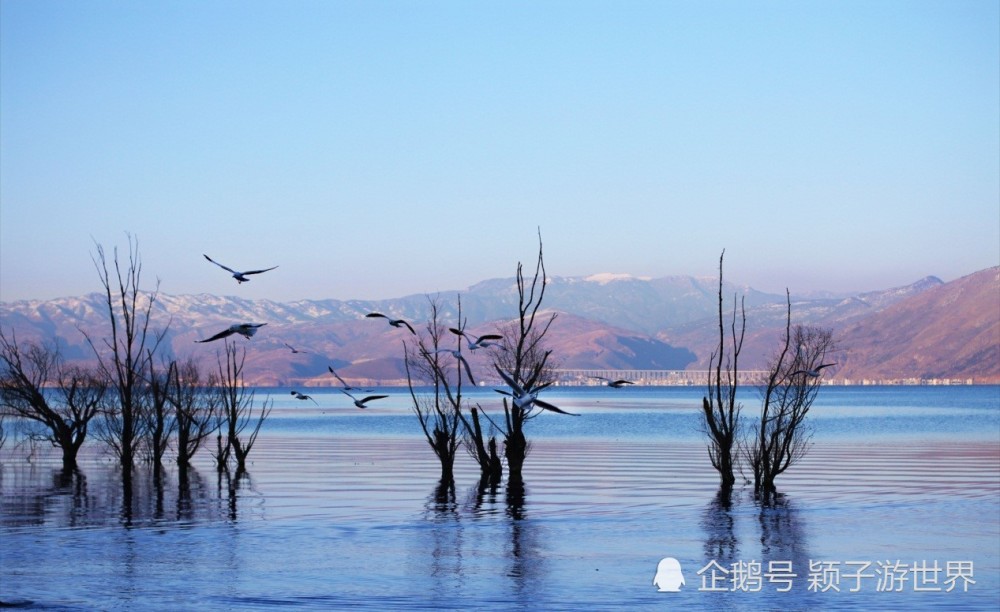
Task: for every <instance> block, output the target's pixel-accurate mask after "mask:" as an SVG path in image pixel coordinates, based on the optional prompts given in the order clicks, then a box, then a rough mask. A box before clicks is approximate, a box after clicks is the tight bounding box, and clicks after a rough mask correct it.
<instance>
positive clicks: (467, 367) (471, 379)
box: [458, 355, 476, 385]
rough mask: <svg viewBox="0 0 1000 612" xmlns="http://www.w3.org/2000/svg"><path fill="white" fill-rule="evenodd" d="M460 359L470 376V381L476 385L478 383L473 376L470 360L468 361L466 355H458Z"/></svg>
mask: <svg viewBox="0 0 1000 612" xmlns="http://www.w3.org/2000/svg"><path fill="white" fill-rule="evenodd" d="M458 360H459V361H461V362H462V365H464V366H465V373H466V374H467V375H468V377H469V382H470V383H472V384H473V385H475V384H476V379H475V378H473V377H472V368H470V367H469V362H468V361H466V360H465V357H462V356H461V355H459V356H458Z"/></svg>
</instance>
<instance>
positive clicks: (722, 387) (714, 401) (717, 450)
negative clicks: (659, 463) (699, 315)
mask: <svg viewBox="0 0 1000 612" xmlns="http://www.w3.org/2000/svg"><path fill="white" fill-rule="evenodd" d="M725 254H726V252H725V251H723V252H722V255H720V256H719V344H718V346H717V347H716V349H715V351H713V352H712V355H711V357H709V361H708V393H707V394H706V395H705V396H704V397H703V398H702V415H703V416H704V420H703V422H702V423H703V427H704V430H705V432H706V434H707V435H708V456H709V458H710V459H711V461H712V467H714V468H715V469H716V471H718V472H719V478H720V479H721V485H722V487H723V488H724V489H730V488H732V486H733V484H734V483H735V482H736V474H735V467H736V459H737V457H738V455H737V452H736V444H737V442H738V435H739V424H740V410H741V408H742V404H740V403H739V402H737V401H736V390H737V387H738V382H737V377H738V375H739V357H740V351H741V350H742V349H743V336H744V334H745V332H746V323H747V318H746V308H745V307H744V304H743V301H742V300H741V301H740V310H739V313H740V318H739V325H738V326H737V310H736V306H735V303H734V305H733V318H732V322H731V323H730V325H729V332H728V334H727V331H726V326H725V323H724V320H723V312H722V311H723V300H722V260H723V257H725ZM727 337H728V340H729V349H728V350H727V349H726V340H727Z"/></svg>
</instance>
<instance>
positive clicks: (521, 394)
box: [494, 366, 580, 416]
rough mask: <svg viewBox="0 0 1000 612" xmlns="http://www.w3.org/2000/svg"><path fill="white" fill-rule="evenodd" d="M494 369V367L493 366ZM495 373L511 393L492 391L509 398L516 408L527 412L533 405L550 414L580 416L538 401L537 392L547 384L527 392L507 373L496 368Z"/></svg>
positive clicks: (546, 385)
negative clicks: (549, 411)
mask: <svg viewBox="0 0 1000 612" xmlns="http://www.w3.org/2000/svg"><path fill="white" fill-rule="evenodd" d="M494 367H496V366H494ZM496 371H497V374H499V375H500V378H502V379H503V381H504V382H505V383H507V386H509V387H510V389H511V392H507V391H504V390H501V389H494V391H496V392H497V393H500V394H502V395H509V396H510V397H511V400H512V401H513V402H514V405H515V406H517V407H518V408H520V409H522V410H527V409H530V408H531V406H532V405H534V406H538V407H539V408H543V409H545V410H551V411H552V412H558V413H559V414H568V415H570V416H580V415H579V414H575V413H573V412H566V411H565V410H563V409H562V408H558V407H556V406H553V405H552V404H550V403H548V402H545V401H542V400H540V399H538V394H539V392H541V390H542V389H544V388H545V387H548V386H549V385H548V384H544V385H541V386H540V387H538V388H537V389H535V390H533V391H527V390H525V389H524V388H523V387H521V385H519V384H517V381H515V380H514V379H513V378H511V377H510V376H509V375H508V374H507V373H505V372H504V371H503V370H501V369H500V368H496Z"/></svg>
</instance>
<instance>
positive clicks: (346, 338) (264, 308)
mask: <svg viewBox="0 0 1000 612" xmlns="http://www.w3.org/2000/svg"><path fill="white" fill-rule="evenodd" d="M998 270H1000V269H998V268H990V269H989V270H984V271H982V272H978V273H976V274H972V275H970V276H968V277H965V278H963V279H959V280H956V281H954V282H951V283H942V282H941V280H940V279H937V278H935V277H927V278H924V279H921V280H920V281H917V282H916V283H913V284H911V285H907V286H904V287H898V288H891V289H887V290H885V291H875V292H869V293H863V294H859V295H855V296H850V297H846V298H845V297H826V296H824V295H823V294H814V295H820V297H811V296H807V297H795V296H794V294H793V298H792V300H793V305H792V315H793V323H805V324H810V325H820V326H824V327H830V328H833V329H834V330H835V331H836V335H837V338H838V339H839V341H840V346H841V348H842V349H843V352H842V353H841V356H839V357H838V368H837V370H836V371H835V372H832V376H833V377H836V378H844V377H847V378H909V377H936V378H968V377H974V378H976V379H977V380H994V381H997V382H1000V358H998V356H997V351H998V350H1000V349H998V347H1000V338H998V333H1000V331H998V326H1000V289H998V284H997V283H998V280H997V279H998V275H1000V272H998ZM717 291H718V280H717V279H714V278H694V277H687V276H674V277H665V278H658V279H643V278H637V277H632V276H628V275H609V274H599V275H593V276H590V277H575V278H562V277H556V278H551V279H550V282H549V284H548V285H547V293H546V296H545V303H544V306H545V307H546V310H547V311H548V312H555V313H557V319H556V322H555V323H554V324H553V326H552V328H551V332H550V336H549V338H548V339H549V346H550V348H552V349H553V356H554V359H555V362H556V364H557V365H558V366H559V367H562V368H570V369H611V370H616V369H665V370H672V369H685V368H687V369H702V368H704V367H705V365H706V364H707V361H708V356H709V354H710V353H711V351H712V350H713V349H714V347H715V343H716V342H717V338H716V336H715V334H716V329H717V327H716V326H717V319H716V317H717V313H716V308H717V301H718V295H717ZM723 294H724V297H725V299H726V304H727V311H728V312H729V313H730V314H731V310H730V309H731V307H732V300H733V297H734V296H737V295H740V296H745V303H746V309H747V341H746V348H745V351H744V360H743V365H744V367H745V368H747V369H755V368H759V367H761V366H762V365H763V363H764V360H765V357H766V356H767V355H769V354H770V353H771V352H772V351H773V349H774V346H775V344H776V343H777V341H778V339H779V337H780V334H781V331H782V330H783V326H784V313H785V310H784V308H785V296H784V295H778V294H768V293H764V292H759V291H756V290H754V289H752V288H750V287H743V286H739V285H732V284H729V283H727V284H726V285H725V286H724V287H723ZM459 295H460V296H461V306H462V315H463V318H464V319H465V320H466V324H467V326H468V329H470V330H472V331H474V332H475V333H480V334H481V333H487V332H490V331H494V330H495V329H496V328H497V326H498V325H499V324H501V323H502V322H504V321H507V320H510V319H511V318H512V317H513V316H514V315H515V314H516V304H517V293H516V285H515V283H514V279H492V280H488V281H483V282H481V283H479V284H476V285H474V286H472V287H469V288H468V289H467V290H465V291H461V292H457V291H449V292H442V293H440V294H436V295H434V296H431V297H434V298H435V299H437V300H438V302H439V304H440V311H441V315H442V318H443V320H444V321H446V322H448V324H449V325H452V324H455V323H457V314H456V307H457V300H456V297H457V296H459ZM372 311H379V312H384V313H386V314H391V315H392V316H394V317H400V318H405V319H407V320H409V321H411V322H413V324H414V326H415V327H417V328H418V329H420V327H421V326H422V323H421V322H423V321H426V320H427V318H428V316H429V307H428V296H425V295H411V296H405V297H401V298H395V299H387V300H347V301H341V300H302V301H296V302H287V303H282V302H275V301H271V300H248V299H244V298H239V297H233V296H226V297H221V296H216V295H208V294H201V295H181V296H174V295H165V294H160V295H159V296H158V300H157V302H156V305H155V308H154V320H153V327H155V328H159V329H164V328H166V329H167V330H168V331H167V333H166V336H165V339H164V349H165V354H171V355H174V356H178V357H182V358H183V357H187V356H189V355H194V356H196V357H197V358H199V359H200V360H202V361H203V362H204V363H206V365H212V364H214V363H215V359H216V351H217V349H218V348H219V347H216V346H215V345H213V344H197V343H195V340H197V339H200V338H206V337H208V336H210V335H212V334H214V333H215V332H217V331H220V330H222V329H224V328H225V327H227V326H229V325H230V324H231V323H234V322H244V321H246V322H257V323H267V325H266V326H265V327H263V328H261V330H260V332H259V333H258V334H257V335H256V336H255V337H254V338H253V339H251V340H248V341H246V340H243V339H242V338H240V339H238V340H237V341H238V342H239V343H240V344H241V345H242V346H246V347H247V368H246V372H247V376H248V378H249V379H250V382H252V383H253V384H258V385H281V384H303V385H310V384H312V385H319V384H333V383H334V382H335V381H334V379H333V377H332V376H331V375H330V374H329V372H328V371H327V366H329V365H332V366H333V367H334V368H336V369H337V371H338V373H339V374H341V376H343V377H345V378H348V379H355V380H370V381H381V382H389V381H392V382H398V381H400V380H402V379H403V378H404V377H405V371H404V368H403V361H402V342H403V341H404V340H405V341H410V340H412V335H410V334H409V332H406V331H401V330H399V329H393V328H391V327H389V326H388V325H387V324H385V322H384V321H382V320H373V319H367V318H365V316H364V315H365V314H366V313H368V312H372ZM0 325H2V327H3V330H4V332H5V333H8V332H10V331H11V330H12V331H13V332H14V333H15V334H16V336H17V338H18V340H19V341H22V342H23V341H27V340H45V341H53V340H55V341H57V342H58V343H59V346H60V349H61V350H62V352H63V354H64V355H65V356H66V358H67V359H70V360H79V361H87V360H89V359H91V357H92V351H91V349H90V347H89V346H88V345H87V344H86V342H85V340H84V337H83V334H82V333H81V330H84V331H87V333H89V334H90V335H91V336H92V337H94V338H103V337H104V335H106V326H107V323H106V321H105V319H104V313H103V306H102V297H101V295H99V294H91V295H87V296H82V297H76V298H62V299H57V300H47V301H19V302H5V303H0ZM286 343H287V344H288V345H291V346H294V347H295V348H296V349H298V350H300V351H301V352H299V353H292V351H291V350H290V349H289V348H288V347H287V346H286ZM220 347H221V345H220ZM470 361H471V362H472V363H473V367H474V368H475V369H477V370H478V372H479V373H488V372H489V363H488V361H489V360H488V358H487V357H486V356H485V355H482V354H480V352H477V354H475V355H470Z"/></svg>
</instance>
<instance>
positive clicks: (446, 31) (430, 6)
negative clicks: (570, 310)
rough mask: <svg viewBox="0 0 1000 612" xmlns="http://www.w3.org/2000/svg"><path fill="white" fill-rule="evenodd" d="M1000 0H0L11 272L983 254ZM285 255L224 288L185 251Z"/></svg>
mask: <svg viewBox="0 0 1000 612" xmlns="http://www.w3.org/2000/svg"><path fill="white" fill-rule="evenodd" d="M998 6H1000V3H998V2H997V1H996V0H941V1H934V2H922V1H919V0H862V1H857V2H852V1H837V2H827V1H823V2H819V1H808V0H804V1H803V0H796V1H769V2H753V1H738V2H723V1H716V2H713V1H707V2H698V1H694V0H691V1H674V2H671V1H667V0H664V1H652V2H630V1H624V2H611V1H605V2H586V1H580V0H572V1H567V2H557V1H551V2H549V1H544V2H536V1H532V2H467V1H457V0H456V1H454V2H435V1H430V2H410V1H405V2H404V1H392V2H377V1H376V2H373V1H369V0H366V1H358V2H351V1H336V2H334V1H290V2H278V1H277V0H275V1H269V2H254V1H239V2H212V1H209V2H185V1H173V0H172V1H170V2H122V1H115V2H102V1H86V0H84V1H78V0H73V1H59V2H55V1H46V0H0V300H4V301H11V300H18V299H29V298H31V299H33V298H51V297H58V296H69V295H82V294H85V293H89V292H92V291H97V290H99V288H100V285H99V283H98V278H97V274H96V272H95V271H94V267H93V263H92V261H91V259H90V257H91V254H92V253H93V251H94V241H97V242H99V243H101V244H103V245H104V246H105V247H106V248H108V249H109V250H110V249H111V248H112V247H114V246H119V247H120V248H125V247H126V245H127V240H126V237H125V236H126V232H130V233H132V234H133V235H135V236H136V237H137V238H138V241H139V249H140V253H141V256H142V259H143V275H144V279H146V280H147V281H148V283H149V284H151V283H152V282H153V281H154V280H155V278H156V277H159V278H160V280H161V285H160V289H161V291H163V292H165V293H170V294H191V293H201V292H208V293H214V294H220V295H241V296H245V297H253V298H272V299H276V300H282V301H287V300H296V299H321V298H338V299H349V298H362V299H373V298H391V297H399V296H403V295H409V294H412V293H434V292H437V291H441V290H447V289H459V290H461V289H464V288H466V287H468V286H469V285H471V284H474V283H476V282H478V281H480V280H484V279H488V278H495V277H507V276H512V275H513V274H514V271H515V269H516V265H517V262H518V261H523V262H525V263H526V264H531V263H533V261H534V256H535V251H536V248H537V234H536V232H537V230H538V228H541V232H542V237H543V240H544V246H545V253H546V263H547V266H548V271H549V273H550V274H552V275H558V276H579V275H589V274H593V273H598V272H617V273H631V274H634V275H637V276H653V277H657V276H667V275H673V274H691V275H697V276H703V275H708V276H712V275H714V274H716V266H717V263H718V256H719V253H720V251H721V250H722V249H723V248H725V249H726V275H727V277H728V278H729V279H731V280H733V281H737V282H742V283H746V284H749V285H751V286H753V287H755V288H758V289H762V290H768V291H776V292H780V291H783V289H784V288H785V287H786V286H787V287H790V288H791V290H792V291H793V293H794V292H801V291H810V290H819V289H828V290H835V291H863V290H871V289H883V288H888V287H893V286H897V285H903V284H908V283H910V282H913V281H916V280H918V279H919V278H922V277H923V276H926V275H929V274H934V275H937V276H940V277H941V278H942V279H944V280H946V281H947V280H953V279H955V278H958V277H960V276H963V275H965V274H969V273H971V272H974V271H977V270H980V269H983V268H986V267H990V266H995V265H998V264H1000V41H998V39H1000V10H998ZM203 253H207V254H209V255H210V256H212V257H213V258H214V259H216V260H218V261H221V262H223V263H225V264H228V265H229V266H231V267H235V268H239V269H250V268H262V267H267V266H274V265H278V266H280V267H279V268H278V269H277V270H274V271H273V272H268V273H267V274H264V275H261V276H258V277H255V278H254V280H253V281H252V282H250V283H247V284H244V285H242V286H237V285H236V283H235V281H233V280H232V279H230V278H228V277H227V275H226V273H225V272H223V271H222V270H220V269H218V268H215V267H214V266H212V265H211V264H210V263H208V262H207V261H205V260H204V258H202V254H203Z"/></svg>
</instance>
